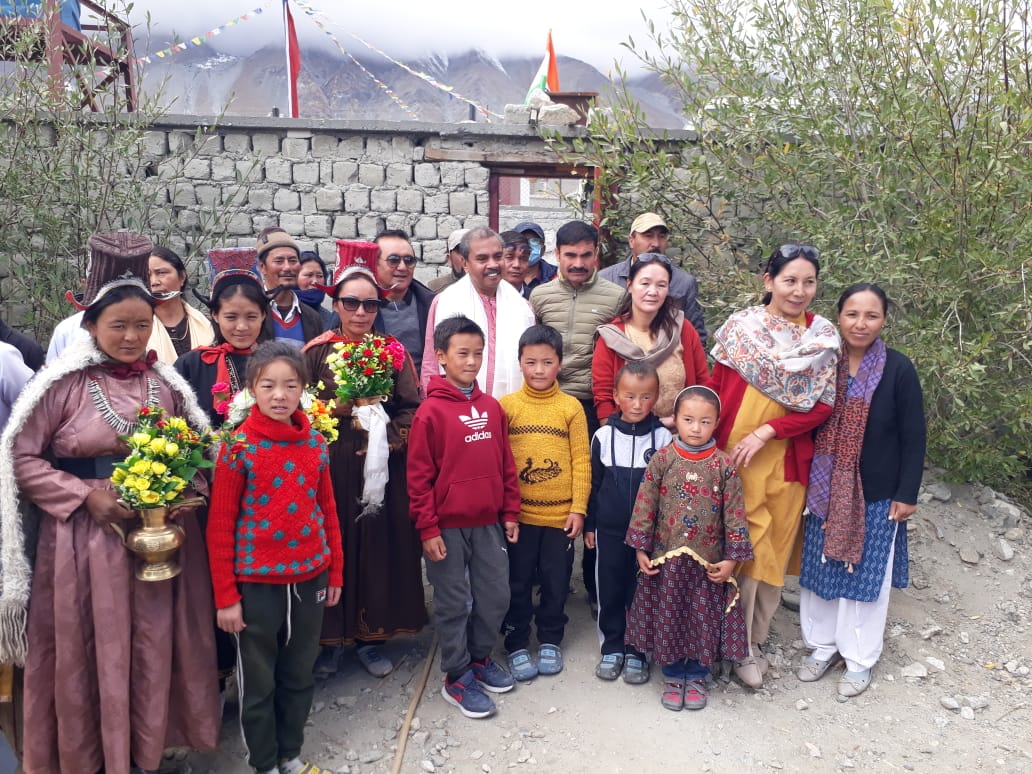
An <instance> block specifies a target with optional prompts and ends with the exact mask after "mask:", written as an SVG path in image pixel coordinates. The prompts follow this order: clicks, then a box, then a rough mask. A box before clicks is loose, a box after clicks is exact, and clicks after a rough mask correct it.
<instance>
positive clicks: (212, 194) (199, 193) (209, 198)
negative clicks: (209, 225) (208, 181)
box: [194, 185, 222, 207]
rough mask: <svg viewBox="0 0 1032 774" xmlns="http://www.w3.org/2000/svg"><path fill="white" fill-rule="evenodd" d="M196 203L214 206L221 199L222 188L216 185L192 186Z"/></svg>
mask: <svg viewBox="0 0 1032 774" xmlns="http://www.w3.org/2000/svg"><path fill="white" fill-rule="evenodd" d="M194 195H195V196H196V197H197V203H198V204H200V205H202V206H204V207H215V206H217V205H218V204H219V203H220V202H221V200H222V189H221V188H219V187H218V186H216V185H198V186H194Z"/></svg>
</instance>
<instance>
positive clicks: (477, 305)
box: [420, 226, 534, 398]
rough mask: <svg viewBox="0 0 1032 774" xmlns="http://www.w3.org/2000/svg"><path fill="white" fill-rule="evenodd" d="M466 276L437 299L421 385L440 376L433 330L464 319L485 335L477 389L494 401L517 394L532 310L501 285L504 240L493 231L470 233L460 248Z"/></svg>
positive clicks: (429, 326)
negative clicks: (451, 320) (522, 343)
mask: <svg viewBox="0 0 1032 774" xmlns="http://www.w3.org/2000/svg"><path fill="white" fill-rule="evenodd" d="M459 251H460V252H461V253H462V258H463V265H464V268H465V270H466V274H465V276H464V277H463V278H462V279H460V280H459V281H458V282H456V283H455V284H454V285H452V286H451V287H448V288H445V289H444V290H443V291H442V292H441V293H439V294H438V295H437V296H435V297H434V302H433V304H432V305H431V306H430V315H429V319H428V320H427V326H426V339H425V343H424V345H423V365H422V369H421V374H420V377H421V378H420V382H421V384H422V386H423V389H424V390H425V389H426V385H427V383H428V382H429V381H430V377H431V376H433V375H434V374H438V373H440V366H439V365H438V363H437V357H436V356H435V354H434V345H433V336H434V328H436V327H437V323H438V322H440V321H441V320H445V319H447V318H449V317H456V316H459V315H462V316H463V317H468V318H469V319H471V320H473V321H474V322H475V323H477V325H479V326H480V328H481V330H483V331H484V332H485V333H486V339H485V341H484V359H483V365H482V366H481V368H480V372H479V373H478V374H477V384H478V385H479V386H480V389H481V390H483V391H484V392H486V393H488V394H489V395H492V396H493V397H495V398H500V397H502V396H503V395H508V394H509V393H510V392H516V390H518V389H520V387H521V386H522V385H523V374H522V373H521V372H520V362H519V355H518V351H519V340H520V336H521V335H522V334H523V331H525V330H526V329H527V328H529V327H530V326H531V325H533V324H534V313H533V312H532V311H531V309H530V305H529V304H528V303H527V302H526V301H525V300H524V299H523V298H521V297H520V294H519V293H518V292H517V291H516V290H515V288H513V287H512V285H510V284H509V283H508V282H503V281H502V252H503V248H502V239H501V237H500V236H498V234H497V233H495V232H494V231H492V230H491V229H489V228H487V227H485V226H480V227H478V228H474V229H471V230H470V231H469V233H468V234H466V235H465V236H464V237H463V238H462V241H460V242H459Z"/></svg>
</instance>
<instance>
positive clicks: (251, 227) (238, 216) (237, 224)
mask: <svg viewBox="0 0 1032 774" xmlns="http://www.w3.org/2000/svg"><path fill="white" fill-rule="evenodd" d="M255 225H256V224H253V223H251V216H250V215H248V214H247V213H246V212H237V213H234V214H233V215H232V216H231V217H230V219H229V223H227V224H226V233H227V234H234V235H239V236H245V235H246V236H253V235H254V234H255V233H257V232H256V229H255Z"/></svg>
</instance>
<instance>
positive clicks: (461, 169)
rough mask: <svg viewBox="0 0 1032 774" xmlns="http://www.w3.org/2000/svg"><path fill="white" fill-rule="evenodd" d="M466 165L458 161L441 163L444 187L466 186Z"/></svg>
mask: <svg viewBox="0 0 1032 774" xmlns="http://www.w3.org/2000/svg"><path fill="white" fill-rule="evenodd" d="M465 183H466V165H465V164H463V163H461V162H458V161H443V162H441V184H442V185H465Z"/></svg>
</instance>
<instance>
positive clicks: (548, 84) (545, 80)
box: [523, 30, 559, 104]
mask: <svg viewBox="0 0 1032 774" xmlns="http://www.w3.org/2000/svg"><path fill="white" fill-rule="evenodd" d="M534 89H541V90H542V91H559V67H558V66H557V65H556V63H555V49H554V48H552V30H549V31H548V45H547V47H546V49H545V56H544V58H543V59H542V60H541V66H540V67H538V70H537V74H536V75H535V76H534V80H533V81H531V82H530V88H529V89H528V90H527V96H526V98H525V99H524V100H523V103H524V104H527V103H529V102H530V95H531V94H533V93H534Z"/></svg>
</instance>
